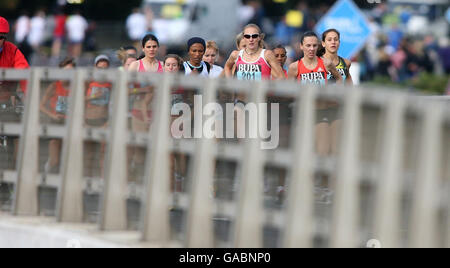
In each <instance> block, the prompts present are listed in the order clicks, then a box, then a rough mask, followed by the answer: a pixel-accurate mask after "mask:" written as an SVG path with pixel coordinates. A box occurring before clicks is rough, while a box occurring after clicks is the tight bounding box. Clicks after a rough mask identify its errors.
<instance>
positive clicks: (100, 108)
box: [84, 55, 112, 176]
mask: <svg viewBox="0 0 450 268" xmlns="http://www.w3.org/2000/svg"><path fill="white" fill-rule="evenodd" d="M110 62H111V61H110V59H109V57H108V56H106V55H99V56H97V57H96V58H95V60H94V63H95V68H96V69H108V68H109V66H110ZM111 89H112V85H111V83H109V82H105V81H101V82H99V81H92V82H90V83H89V85H88V87H87V90H86V94H85V101H86V108H85V120H84V122H85V125H86V126H87V127H91V128H107V127H108V119H109V104H110V96H111ZM105 145H106V144H105V143H104V142H102V143H101V144H100V159H99V161H100V162H99V166H100V172H101V176H103V171H104V169H103V159H104V156H105ZM96 146H97V143H95V142H86V160H87V163H86V164H87V167H88V168H87V170H88V171H91V172H92V171H93V168H94V166H92V165H93V164H94V163H98V162H96V161H93V160H94V159H92V158H93V156H94V152H95V149H96Z"/></svg>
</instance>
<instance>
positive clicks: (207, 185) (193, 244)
mask: <svg viewBox="0 0 450 268" xmlns="http://www.w3.org/2000/svg"><path fill="white" fill-rule="evenodd" d="M216 87H217V81H216V80H215V79H210V80H208V81H207V85H206V88H205V89H204V90H203V107H205V105H207V104H209V103H213V102H214V101H215V97H216V92H217V91H216ZM214 116H215V115H214ZM202 118H203V116H202ZM201 126H203V124H201ZM215 127H217V126H215ZM215 149H216V140H215V139H214V138H212V139H211V138H206V137H203V138H202V139H200V140H198V145H197V149H196V152H195V159H194V165H193V172H192V176H191V178H192V184H191V185H192V187H191V188H190V189H191V192H190V194H189V195H190V206H189V212H188V213H189V215H188V228H187V239H186V240H187V247H189V248H211V247H213V246H214V230H213V220H212V216H213V215H212V203H213V202H214V200H213V198H212V197H210V196H211V189H212V186H213V178H214V166H215V157H214V151H215Z"/></svg>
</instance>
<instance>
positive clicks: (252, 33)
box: [225, 24, 284, 81]
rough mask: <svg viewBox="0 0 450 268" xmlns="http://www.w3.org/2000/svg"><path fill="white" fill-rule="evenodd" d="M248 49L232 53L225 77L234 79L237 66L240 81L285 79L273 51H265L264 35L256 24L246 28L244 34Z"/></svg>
mask: <svg viewBox="0 0 450 268" xmlns="http://www.w3.org/2000/svg"><path fill="white" fill-rule="evenodd" d="M242 33H243V36H244V39H245V40H246V43H247V47H246V48H244V49H242V50H240V51H238V50H235V51H233V52H232V53H231V55H230V57H229V58H228V61H227V62H226V64H225V76H226V77H232V76H233V73H232V70H233V66H234V65H236V77H237V79H239V80H253V81H261V80H263V79H267V80H269V79H271V77H273V79H276V80H278V79H283V78H284V74H283V70H282V69H281V67H280V64H279V63H278V61H277V59H276V58H275V55H274V54H273V52H272V51H270V50H266V49H264V41H263V40H264V34H263V33H262V32H261V29H260V28H259V27H258V26H257V25H255V24H249V25H247V26H245V28H244V31H243V32H242Z"/></svg>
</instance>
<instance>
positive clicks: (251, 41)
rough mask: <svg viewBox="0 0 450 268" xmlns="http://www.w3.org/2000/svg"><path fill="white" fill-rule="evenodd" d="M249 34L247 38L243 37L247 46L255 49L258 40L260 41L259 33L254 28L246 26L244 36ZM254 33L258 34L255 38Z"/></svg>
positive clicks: (257, 45)
mask: <svg viewBox="0 0 450 268" xmlns="http://www.w3.org/2000/svg"><path fill="white" fill-rule="evenodd" d="M246 35H250V36H251V37H250V38H249V39H247V38H245V37H244V39H246V40H247V47H248V48H249V49H251V50H255V49H258V48H259V42H260V41H261V35H260V33H259V31H258V29H256V28H252V27H250V28H247V29H245V31H244V36H246ZM254 35H258V37H257V38H253V36H254Z"/></svg>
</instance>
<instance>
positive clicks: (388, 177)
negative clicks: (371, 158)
mask: <svg viewBox="0 0 450 268" xmlns="http://www.w3.org/2000/svg"><path fill="white" fill-rule="evenodd" d="M405 98H406V96H405V95H403V94H402V95H400V94H397V95H395V96H393V97H392V98H390V99H389V100H388V103H387V110H385V112H384V125H383V129H384V135H383V137H382V145H381V146H382V149H381V150H382V152H381V163H380V171H381V172H380V177H379V179H378V181H377V183H378V187H377V195H376V208H375V225H374V226H375V231H374V234H375V237H374V239H377V240H378V241H380V243H381V244H382V247H387V248H393V247H400V246H401V245H400V234H399V230H400V214H401V194H402V192H401V181H402V177H401V174H402V171H403V169H402V167H403V165H402V159H403V146H402V145H403V124H404V119H403V118H404V111H405Z"/></svg>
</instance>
